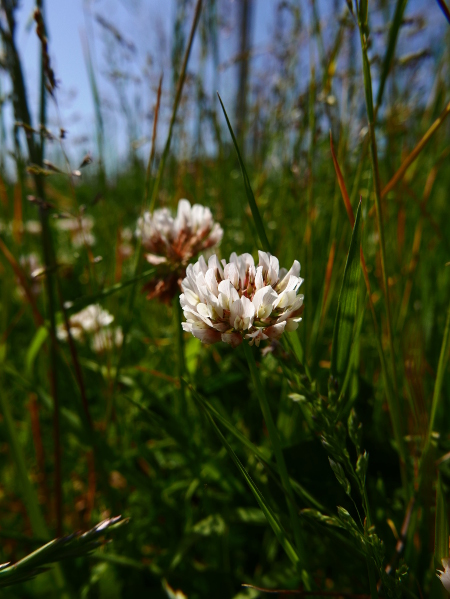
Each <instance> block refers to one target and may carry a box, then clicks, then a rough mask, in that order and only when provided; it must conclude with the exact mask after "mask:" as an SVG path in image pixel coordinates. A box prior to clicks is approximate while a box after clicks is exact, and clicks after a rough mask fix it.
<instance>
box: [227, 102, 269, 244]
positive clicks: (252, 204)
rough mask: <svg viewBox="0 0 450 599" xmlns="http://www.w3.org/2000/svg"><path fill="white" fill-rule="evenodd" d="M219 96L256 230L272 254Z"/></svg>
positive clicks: (262, 242)
mask: <svg viewBox="0 0 450 599" xmlns="http://www.w3.org/2000/svg"><path fill="white" fill-rule="evenodd" d="M217 96H218V97H219V102H220V105H221V106H222V110H223V114H224V115H225V119H226V121H227V125H228V130H229V132H230V135H231V139H232V140H233V144H234V147H235V149H236V153H237V156H238V160H239V165H240V167H241V171H242V176H243V178H244V186H245V193H246V194H247V200H248V203H249V205H250V209H251V211H252V215H253V220H254V221H255V226H256V230H257V232H258V237H259V240H260V242H261V245H262V248H263V250H264V251H266V252H270V243H269V240H268V239H267V235H266V231H265V229H264V224H263V221H262V218H261V214H260V213H259V209H258V205H257V204H256V200H255V196H254V195H253V191H252V186H251V185H250V179H249V177H248V175H247V171H246V170H245V166H244V162H243V160H242V156H241V153H240V151H239V146H238V144H237V141H236V137H235V135H234V132H233V128H232V127H231V123H230V120H229V118H228V115H227V111H226V110H225V106H224V105H223V102H222V98H221V97H220V96H219V94H217Z"/></svg>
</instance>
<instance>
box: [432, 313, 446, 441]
mask: <svg viewBox="0 0 450 599" xmlns="http://www.w3.org/2000/svg"><path fill="white" fill-rule="evenodd" d="M449 345H450V305H449V307H448V310H447V320H446V323H445V330H444V338H443V339H442V345H441V353H440V355H439V364H438V369H437V374H436V382H435V384H434V391H433V400H432V403H431V413H430V424H429V428H428V440H430V439H431V435H432V433H433V427H434V421H435V419H436V412H437V409H438V405H439V400H440V399H441V391H442V384H443V382H444V374H445V369H446V366H447V361H448V351H449Z"/></svg>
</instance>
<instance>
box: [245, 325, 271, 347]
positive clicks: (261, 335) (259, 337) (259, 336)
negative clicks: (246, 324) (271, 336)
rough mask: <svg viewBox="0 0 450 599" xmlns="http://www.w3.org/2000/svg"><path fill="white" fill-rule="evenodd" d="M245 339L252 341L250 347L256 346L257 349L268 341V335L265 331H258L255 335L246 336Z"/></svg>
mask: <svg viewBox="0 0 450 599" xmlns="http://www.w3.org/2000/svg"><path fill="white" fill-rule="evenodd" d="M245 338H246V339H250V341H249V345H253V344H255V345H256V347H259V344H260V342H261V341H265V340H266V339H268V337H267V335H266V334H265V333H264V329H256V331H254V332H253V333H249V334H248V335H246V336H245Z"/></svg>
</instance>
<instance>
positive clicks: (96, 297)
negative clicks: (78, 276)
mask: <svg viewBox="0 0 450 599" xmlns="http://www.w3.org/2000/svg"><path fill="white" fill-rule="evenodd" d="M153 274H155V269H154V268H151V269H150V270H146V271H145V272H143V273H142V274H140V275H138V276H136V277H132V278H131V279H128V280H127V281H123V282H122V283H116V285H112V286H111V287H107V288H106V289H103V290H102V291H100V292H99V293H94V294H93V295H84V296H82V297H79V298H77V299H75V300H73V301H67V302H65V304H64V308H65V309H66V310H68V311H70V312H73V311H75V310H81V308H84V307H85V306H89V305H90V304H94V303H96V302H98V301H100V300H102V299H104V298H105V297H108V296H110V295H113V293H117V292H118V291H122V289H125V287H128V286H129V285H133V283H136V282H137V281H140V280H141V279H145V278H146V277H149V276H151V275H153Z"/></svg>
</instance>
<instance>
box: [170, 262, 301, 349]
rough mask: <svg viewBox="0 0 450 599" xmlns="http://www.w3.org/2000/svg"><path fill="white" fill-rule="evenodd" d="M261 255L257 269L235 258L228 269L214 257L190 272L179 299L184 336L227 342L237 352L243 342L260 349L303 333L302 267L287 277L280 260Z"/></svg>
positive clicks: (190, 267)
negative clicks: (285, 336) (262, 343)
mask: <svg viewBox="0 0 450 599" xmlns="http://www.w3.org/2000/svg"><path fill="white" fill-rule="evenodd" d="M258 254H259V264H258V266H257V267H255V263H254V260H253V258H252V256H251V255H250V254H242V255H241V256H237V255H236V254H235V253H233V254H231V256H230V261H229V262H228V263H227V262H226V260H222V262H219V259H218V258H217V256H216V255H213V256H211V258H210V259H209V261H208V265H207V264H206V262H205V260H204V258H203V256H200V259H199V260H198V262H196V263H195V264H194V265H192V264H190V265H189V266H188V267H187V270H186V278H185V279H184V280H183V282H182V284H181V287H182V290H183V293H182V295H181V296H180V303H181V306H182V308H183V311H184V316H185V318H186V322H183V329H184V330H185V331H189V332H190V333H192V334H193V335H194V336H195V337H197V338H198V339H200V341H202V342H203V343H216V342H217V341H220V340H222V341H225V343H229V344H230V345H231V346H232V347H236V346H238V345H239V344H240V343H241V342H242V339H243V338H244V337H245V339H248V340H249V341H250V345H252V344H253V343H256V345H259V343H260V341H263V340H265V339H269V338H270V339H276V338H279V337H281V335H282V334H283V333H284V331H294V330H295V329H296V328H297V327H298V323H299V322H300V320H301V318H300V314H301V311H302V310H301V308H302V305H303V295H299V293H298V291H299V288H300V285H301V284H302V282H303V279H301V278H300V263H299V262H298V261H297V260H295V261H294V264H293V265H292V267H291V269H290V270H289V271H287V270H286V269H285V268H282V269H280V268H279V263H278V259H277V258H276V257H275V256H271V255H270V254H268V253H266V252H261V251H259V252H258Z"/></svg>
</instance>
